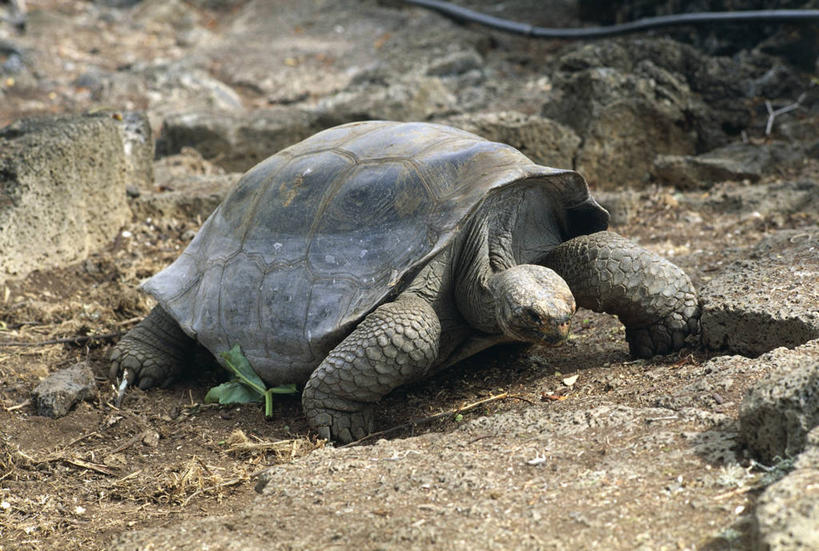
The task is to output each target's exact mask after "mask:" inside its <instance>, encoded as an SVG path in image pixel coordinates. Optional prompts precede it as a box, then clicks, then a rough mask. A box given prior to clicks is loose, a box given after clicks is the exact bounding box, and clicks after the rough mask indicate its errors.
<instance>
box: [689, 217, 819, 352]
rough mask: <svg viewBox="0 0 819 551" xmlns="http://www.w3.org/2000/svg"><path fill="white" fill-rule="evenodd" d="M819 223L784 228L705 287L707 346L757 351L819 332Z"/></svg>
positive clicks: (817, 335) (702, 293)
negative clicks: (788, 228)
mask: <svg viewBox="0 0 819 551" xmlns="http://www.w3.org/2000/svg"><path fill="white" fill-rule="evenodd" d="M817 281H819V228H817V227H816V226H813V227H808V228H804V229H800V230H783V231H779V232H776V233H774V234H773V235H772V236H770V237H768V238H766V239H764V240H763V241H761V242H760V243H759V244H757V245H756V246H754V247H752V248H751V249H749V250H748V251H747V260H742V261H739V262H735V263H733V264H731V265H729V266H728V267H727V268H726V269H725V271H723V272H722V273H721V274H720V275H718V276H716V277H715V278H714V279H712V280H711V281H709V282H708V283H707V284H706V285H705V286H704V287H703V288H702V289H701V291H700V301H701V304H702V318H701V320H700V323H701V326H702V339H703V343H704V344H705V346H706V347H708V348H711V349H714V350H728V351H730V352H733V353H736V354H743V355H749V356H757V355H759V354H762V353H764V352H766V351H768V350H772V349H774V348H776V347H779V346H788V347H794V346H798V345H800V344H803V343H805V342H807V341H809V340H811V339H815V338H819V285H816V282H817Z"/></svg>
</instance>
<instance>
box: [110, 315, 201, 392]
mask: <svg viewBox="0 0 819 551" xmlns="http://www.w3.org/2000/svg"><path fill="white" fill-rule="evenodd" d="M195 350H196V341H194V340H193V339H191V338H190V337H188V336H187V335H186V334H185V333H184V332H183V331H182V329H181V328H180V327H179V324H177V323H176V320H174V319H173V318H172V317H171V316H170V315H168V313H167V312H165V310H163V309H162V308H161V307H159V306H157V307H155V308H154V309H153V310H151V313H150V314H148V316H147V317H146V318H145V319H144V320H142V321H141V322H139V324H137V325H136V326H135V327H134V328H133V329H131V330H130V331H129V332H128V333H126V334H125V336H124V337H122V339H120V341H119V343H117V345H116V346H115V347H114V349H113V350H112V351H111V355H110V360H111V366H110V368H109V371H108V376H109V377H110V378H111V379H116V378H118V377H120V376H122V374H123V372H124V371H125V370H126V369H127V370H128V375H127V376H128V378H129V379H131V382H132V383H133V382H136V384H137V386H139V388H142V389H146V388H150V387H152V386H157V385H160V386H167V385H169V384H170V383H171V382H173V381H174V380H175V379H176V378H177V376H178V375H179V373H180V372H181V371H182V368H183V367H184V366H185V364H186V363H187V362H188V361H189V358H190V357H191V355H192V354H194V352H195Z"/></svg>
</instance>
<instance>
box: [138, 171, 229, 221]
mask: <svg viewBox="0 0 819 551" xmlns="http://www.w3.org/2000/svg"><path fill="white" fill-rule="evenodd" d="M239 176H241V175H240V174H216V175H208V176H187V177H185V178H180V179H177V180H176V181H175V182H174V188H173V190H171V191H160V192H145V193H141V194H140V195H139V197H135V198H134V199H133V200H132V201H131V210H132V212H133V213H134V214H135V215H136V216H137V217H138V218H139V219H140V220H144V219H146V218H152V219H154V220H161V219H170V218H175V219H177V220H197V219H198V220H205V218H207V217H208V216H210V214H211V213H212V212H213V211H214V210H215V209H216V207H217V206H219V203H221V202H222V200H223V199H224V198H225V195H227V192H228V191H229V190H230V188H231V187H232V186H233V184H235V183H236V182H237V181H238V179H239Z"/></svg>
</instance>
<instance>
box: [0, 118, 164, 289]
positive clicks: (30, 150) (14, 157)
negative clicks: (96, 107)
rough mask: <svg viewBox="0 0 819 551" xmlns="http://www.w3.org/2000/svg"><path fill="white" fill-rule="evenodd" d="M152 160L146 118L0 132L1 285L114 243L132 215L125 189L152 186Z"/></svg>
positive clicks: (62, 122)
mask: <svg viewBox="0 0 819 551" xmlns="http://www.w3.org/2000/svg"><path fill="white" fill-rule="evenodd" d="M152 158H153V143H152V141H151V130H150V127H149V126H148V122H147V119H146V118H145V116H144V115H142V114H140V113H128V112H125V113H97V114H93V115H78V116H59V117H44V118H33V119H22V120H19V121H17V122H15V123H13V124H11V125H9V126H7V127H5V128H4V129H2V130H0V257H2V258H3V263H2V272H3V273H0V279H2V277H3V276H4V275H7V274H15V273H16V274H20V275H22V274H25V273H28V272H29V271H30V270H33V269H35V268H42V267H43V266H47V265H53V264H56V263H64V262H70V261H74V260H79V259H82V258H84V257H85V256H86V255H87V254H88V253H89V252H90V251H92V250H94V249H95V248H96V247H98V246H99V245H100V244H102V243H105V242H108V241H110V240H113V239H114V237H115V236H116V234H117V232H118V231H119V229H120V228H121V227H122V225H123V224H124V223H125V222H126V220H128V218H129V216H130V213H129V211H128V205H127V202H126V193H125V187H126V186H127V185H136V186H138V187H142V186H147V185H148V182H150V181H151V180H152V179H153V166H152ZM89 205H94V208H93V209H89V208H88V206H89Z"/></svg>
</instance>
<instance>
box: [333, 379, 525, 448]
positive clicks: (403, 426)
mask: <svg viewBox="0 0 819 551" xmlns="http://www.w3.org/2000/svg"><path fill="white" fill-rule="evenodd" d="M506 398H515V399H516V400H523V401H524V402H529V403H530V404H531V403H532V401H531V400H529V399H527V398H524V397H523V396H519V395H517V394H510V393H508V392H503V393H501V394H496V395H495V396H490V397H489V398H484V399H483V400H478V401H477V402H472V403H471V404H467V405H465V406H463V407H460V408H456V409H451V410H448V411H443V412H441V413H436V414H435V415H430V416H428V417H421V418H420V419H412V420H410V421H408V422H406V423H402V424H400V425H396V426H394V427H390V428H388V429H385V430H382V431H379V432H374V433H372V434H368V435H367V436H365V437H364V438H359V439H358V440H354V441H352V442H349V443H347V444H344V445H343V446H339V448H347V447H349V446H354V445H356V444H360V443H361V442H364V441H365V440H370V439H372V438H378V437H381V436H385V435H387V434H392V433H393V432H397V431H399V430H403V429H409V428H412V427H417V426H419V425H426V424H427V423H431V422H433V421H437V420H438V419H444V418H446V417H454V416H456V415H458V414H460V413H465V412H467V411H470V410H473V409H475V408H477V407H480V406H483V405H486V404H488V403H490V402H497V401H498V400H505V399H506Z"/></svg>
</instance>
